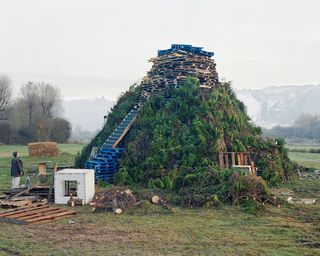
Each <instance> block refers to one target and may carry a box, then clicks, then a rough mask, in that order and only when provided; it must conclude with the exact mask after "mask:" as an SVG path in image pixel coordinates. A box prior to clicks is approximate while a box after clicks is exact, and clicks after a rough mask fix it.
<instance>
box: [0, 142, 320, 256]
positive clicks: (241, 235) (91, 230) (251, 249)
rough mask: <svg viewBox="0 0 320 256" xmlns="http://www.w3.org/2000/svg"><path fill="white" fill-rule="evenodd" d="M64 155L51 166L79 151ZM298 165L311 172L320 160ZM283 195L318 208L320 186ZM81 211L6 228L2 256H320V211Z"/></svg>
mask: <svg viewBox="0 0 320 256" xmlns="http://www.w3.org/2000/svg"><path fill="white" fill-rule="evenodd" d="M60 148H61V150H62V151H65V153H63V154H62V156H61V158H59V159H57V158H48V159H46V160H50V161H51V162H52V163H53V162H54V161H58V162H59V163H61V164H64V165H66V164H69V163H72V162H73V159H74V152H76V151H77V150H79V149H80V148H81V146H79V145H62V146H61V147H60ZM7 151H9V152H11V151H12V148H1V149H0V152H1V153H3V152H4V153H5V152H7ZM21 151H23V148H21ZM4 153H3V154H4ZM318 156H319V158H320V155H319V154H318ZM293 157H294V158H295V160H296V161H299V162H300V161H302V162H308V163H310V164H311V163H313V161H314V162H315V164H317V163H318V160H319V159H313V158H309V156H305V158H304V157H303V155H302V156H299V157H298V156H297V155H293ZM23 160H24V162H25V163H26V165H27V166H28V168H32V167H33V166H34V165H35V164H36V163H37V162H38V161H40V160H43V159H34V158H33V159H29V158H27V157H26V156H25V155H24V157H23ZM9 161H10V156H8V157H5V158H3V157H1V160H0V175H1V177H0V181H1V184H0V186H1V187H2V188H4V187H7V186H8V184H7V182H10V177H9V176H8V170H7V168H8V166H7V163H8V162H9ZM3 180H5V181H3ZM278 189H280V190H281V189H290V190H292V191H293V192H294V194H295V196H296V197H315V198H317V199H318V200H320V181H316V180H296V181H291V182H289V183H285V184H282V185H281V186H280V187H279V188H278ZM76 210H77V212H78V214H77V215H76V216H75V217H73V218H71V219H63V220H59V221H54V222H51V223H47V224H41V225H35V226H21V225H14V224H9V223H1V224H0V255H255V256H256V255H277V256H278V255H320V204H316V205H311V206H303V205H297V206H295V205H283V206H281V207H280V208H277V207H272V206H266V208H265V209H264V210H263V211H261V212H258V213H257V214H256V215H250V214H246V213H243V212H242V211H240V210H239V209H238V208H237V207H236V206H228V205H226V206H221V207H219V208H213V209H185V208H177V209H176V213H175V214H169V213H167V212H166V211H164V210H163V209H162V208H159V207H158V206H154V205H149V204H142V206H140V207H139V208H138V209H135V210H134V211H133V210H131V211H129V212H125V213H123V214H121V215H114V214H113V213H109V212H107V213H105V212H102V213H92V212H91V210H90V208H89V207H87V206H84V207H77V208H76ZM70 220H73V221H74V223H69V221H70Z"/></svg>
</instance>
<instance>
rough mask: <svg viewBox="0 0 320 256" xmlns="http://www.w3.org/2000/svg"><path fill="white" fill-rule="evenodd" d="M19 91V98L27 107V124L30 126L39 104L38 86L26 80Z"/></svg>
mask: <svg viewBox="0 0 320 256" xmlns="http://www.w3.org/2000/svg"><path fill="white" fill-rule="evenodd" d="M20 93H21V100H22V102H23V103H24V105H25V106H26V108H27V115H28V124H29V127H31V126H32V123H33V121H34V117H35V110H36V108H37V106H38V104H39V87H38V86H37V85H36V84H34V83H33V82H28V83H27V84H25V85H23V86H22V87H21V89H20Z"/></svg>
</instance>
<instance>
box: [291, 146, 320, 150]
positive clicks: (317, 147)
mask: <svg viewBox="0 0 320 256" xmlns="http://www.w3.org/2000/svg"><path fill="white" fill-rule="evenodd" d="M286 147H287V148H288V149H289V150H306V151H309V150H310V149H320V145H286Z"/></svg>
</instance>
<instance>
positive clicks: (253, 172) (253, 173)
mask: <svg viewBox="0 0 320 256" xmlns="http://www.w3.org/2000/svg"><path fill="white" fill-rule="evenodd" d="M250 166H251V175H252V176H255V175H256V174H255V171H254V162H253V161H251V162H250Z"/></svg>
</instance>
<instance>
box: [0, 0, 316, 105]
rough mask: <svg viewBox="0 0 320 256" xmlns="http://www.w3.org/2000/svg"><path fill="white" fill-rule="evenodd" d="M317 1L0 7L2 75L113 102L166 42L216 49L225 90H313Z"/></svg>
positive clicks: (24, 2) (35, 1)
mask: <svg viewBox="0 0 320 256" xmlns="http://www.w3.org/2000/svg"><path fill="white" fill-rule="evenodd" d="M319 11H320V1H319V0H304V1H302V0H229V1H228V0H224V1H222V0H220V1H217V0H207V1H206V0H192V1H191V0H181V1H180V0H161V1H160V0H134V1H133V0H126V1H125V0H114V1H111V0H110V1H108V0H0V73H2V74H7V75H9V77H10V78H11V80H12V83H13V85H14V86H15V89H16V91H17V90H18V88H19V86H21V84H22V83H24V82H26V81H29V80H32V81H47V82H51V83H53V84H55V85H57V86H59V87H61V88H62V92H63V95H64V96H65V97H68V98H70V97H92V96H101V95H104V96H106V97H107V98H109V99H115V98H116V97H117V96H118V95H119V94H120V93H121V92H122V91H124V90H126V89H127V88H128V87H129V85H130V84H132V83H134V82H135V81H137V80H138V79H140V78H141V77H142V76H144V75H145V74H146V72H147V70H148V69H149V68H150V63H148V60H149V59H150V58H151V57H153V56H155V55H156V54H157V50H158V49H166V48H169V47H170V44H171V43H187V44H193V45H196V46H203V47H204V48H205V50H208V51H214V52H215V56H214V58H215V60H216V62H217V70H218V72H219V75H220V77H221V78H225V79H227V80H232V81H233V87H234V88H236V89H238V88H260V87H265V86H270V85H299V84H319V83H320V75H319V74H320V14H319Z"/></svg>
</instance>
